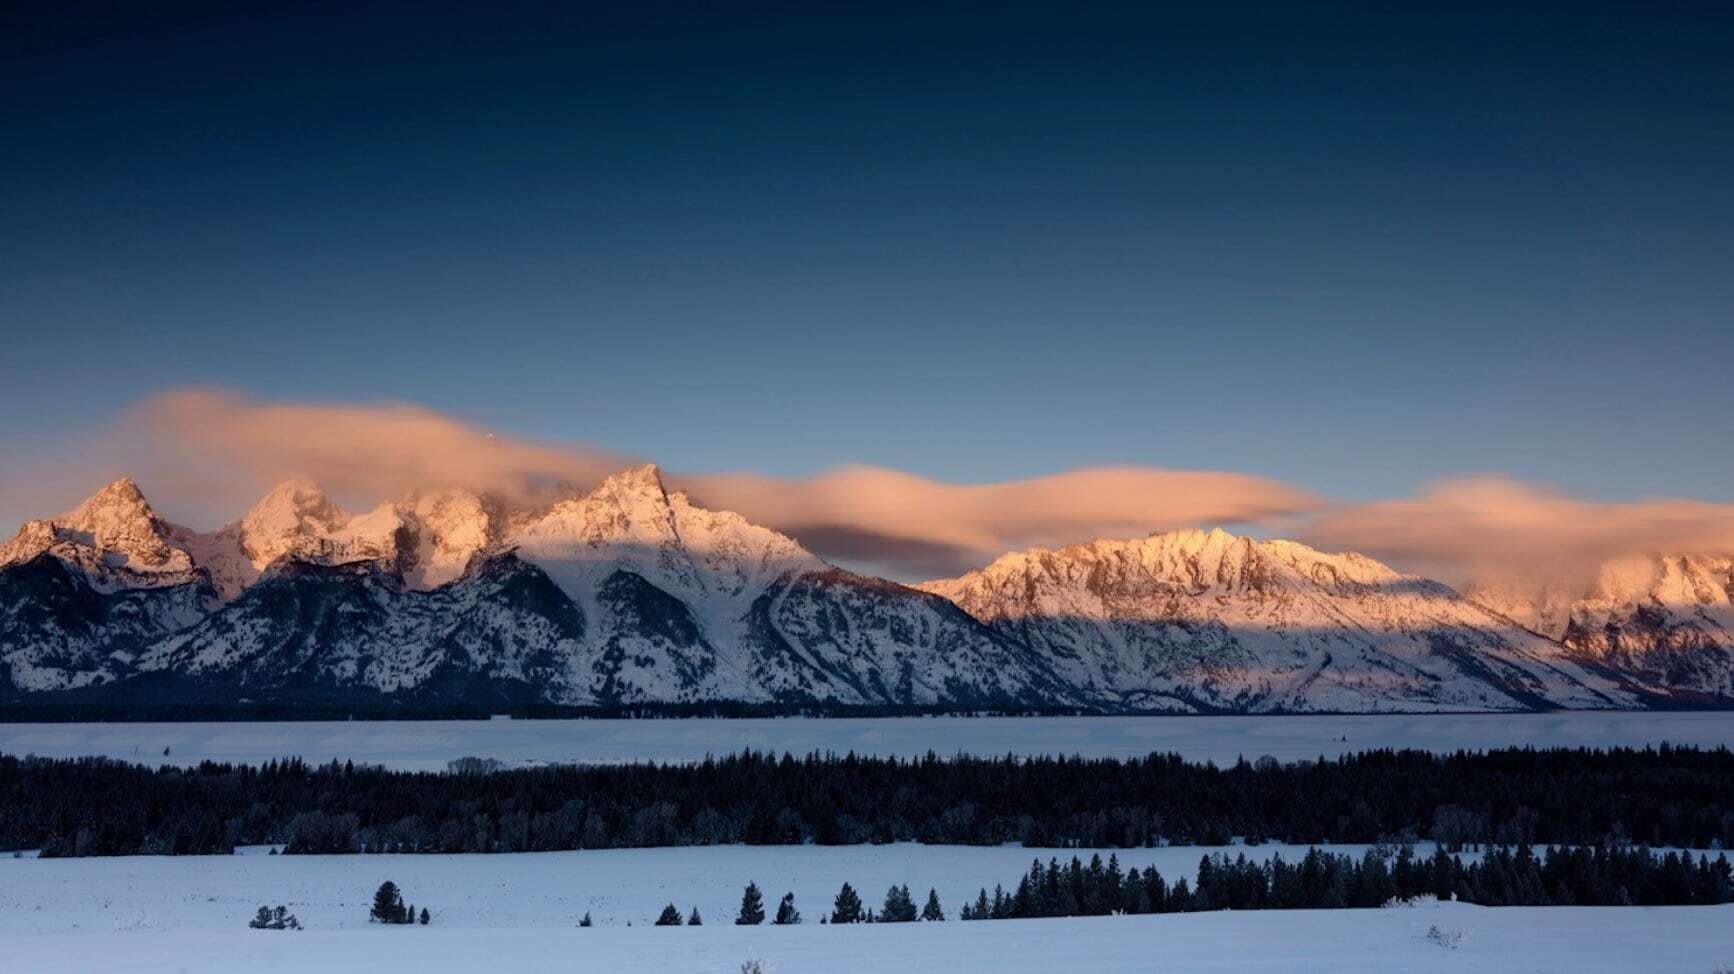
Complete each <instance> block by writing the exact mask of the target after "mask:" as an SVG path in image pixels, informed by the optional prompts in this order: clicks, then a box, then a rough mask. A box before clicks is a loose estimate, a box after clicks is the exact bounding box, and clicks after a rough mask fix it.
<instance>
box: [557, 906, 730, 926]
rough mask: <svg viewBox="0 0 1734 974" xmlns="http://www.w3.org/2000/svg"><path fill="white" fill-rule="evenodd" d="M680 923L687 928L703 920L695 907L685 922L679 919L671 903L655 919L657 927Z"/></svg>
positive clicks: (678, 912) (677, 911)
mask: <svg viewBox="0 0 1734 974" xmlns="http://www.w3.org/2000/svg"><path fill="white" fill-rule="evenodd" d="M584 916H585V917H586V918H588V917H589V916H590V914H588V913H586V914H584ZM682 923H684V924H686V925H687V926H689V927H699V926H703V925H704V919H703V918H702V917H700V916H699V915H698V907H696V906H695V907H693V908H692V916H690V917H688V918H687V919H686V920H682V919H681V918H680V910H679V909H677V908H676V907H675V905H674V904H673V903H670V904H668V905H667V906H665V907H663V908H662V915H661V916H659V917H657V918H656V925H657V926H659V927H678V926H680V925H681V924H682ZM578 925H579V926H581V927H582V926H588V924H585V923H584V922H583V921H579V923H578Z"/></svg>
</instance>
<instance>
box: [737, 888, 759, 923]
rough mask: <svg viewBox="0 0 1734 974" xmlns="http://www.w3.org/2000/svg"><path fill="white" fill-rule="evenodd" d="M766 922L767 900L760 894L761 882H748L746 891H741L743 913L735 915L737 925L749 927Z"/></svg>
mask: <svg viewBox="0 0 1734 974" xmlns="http://www.w3.org/2000/svg"><path fill="white" fill-rule="evenodd" d="M764 922H765V902H764V898H763V897H762V896H760V895H759V884H757V883H748V884H747V888H746V891H745V892H743V893H741V915H740V916H738V917H735V925H736V926H740V927H749V926H753V925H755V924H760V923H764Z"/></svg>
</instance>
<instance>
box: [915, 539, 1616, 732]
mask: <svg viewBox="0 0 1734 974" xmlns="http://www.w3.org/2000/svg"><path fill="white" fill-rule="evenodd" d="M922 588H924V589H926V590H927V591H930V592H933V593H935V594H938V595H942V596H944V597H946V598H949V599H951V600H952V601H954V602H956V603H957V604H958V605H959V606H961V607H962V608H963V609H964V610H965V611H966V612H969V613H970V614H971V615H973V616H975V617H976V618H977V619H979V620H981V621H982V622H985V623H987V624H988V625H990V626H992V627H993V628H994V629H995V630H996V631H998V632H999V633H1001V634H1002V635H1004V636H1005V637H1006V638H1008V639H1012V640H1016V641H1018V642H1021V643H1024V644H1025V645H1028V646H1030V647H1031V648H1033V649H1035V650H1036V651H1038V652H1040V653H1043V654H1044V655H1046V656H1048V657H1049V658H1050V659H1052V660H1053V661H1054V662H1055V666H1056V668H1057V669H1058V670H1059V672H1060V674H1061V676H1062V677H1064V678H1065V679H1066V680H1067V681H1068V682H1069V683H1071V684H1072V685H1073V686H1076V687H1079V688H1081V689H1083V690H1085V691H1087V692H1092V693H1095V694H1099V695H1104V696H1107V697H1109V698H1111V699H1117V700H1119V701H1121V702H1122V703H1123V704H1124V705H1126V706H1128V707H1134V708H1139V709H1166V710H1177V711H1206V712H1215V711H1237V712H1244V711H1252V712H1259V711H1350V712H1354V711H1388V710H1401V711H1430V710H1515V709H1528V708H1534V707H1550V706H1551V707H1587V708H1602V707H1619V706H1632V705H1635V704H1637V703H1639V699H1638V698H1637V697H1635V696H1634V695H1633V694H1631V693H1630V692H1629V691H1627V690H1626V689H1624V688H1622V687H1621V686H1620V685H1619V683H1618V682H1617V681H1615V680H1612V679H1609V678H1608V677H1607V676H1605V675H1603V674H1600V673H1598V672H1595V671H1594V670H1592V669H1589V668H1586V667H1583V666H1581V665H1579V663H1578V662H1576V661H1574V660H1573V659H1571V658H1569V657H1568V656H1567V655H1566V654H1565V652H1564V650H1563V649H1562V647H1560V646H1559V645H1557V644H1555V643H1552V642H1550V641H1548V640H1545V639H1541V638H1538V637H1537V636H1535V635H1534V634H1532V633H1529V632H1527V631H1525V630H1523V629H1522V628H1520V627H1518V626H1516V625H1513V624H1512V623H1511V622H1509V621H1508V620H1506V619H1503V618H1501V617H1499V616H1497V615H1495V614H1493V613H1491V612H1489V611H1487V610H1486V609H1484V608H1482V607H1480V606H1478V605H1476V604H1475V603H1473V602H1470V601H1469V600H1467V599H1465V598H1463V597H1462V596H1460V595H1458V594H1457V593H1456V592H1454V591H1452V590H1451V589H1449V588H1447V587H1446V586H1444V585H1441V584H1439V583H1437V582H1431V581H1427V580H1425V579H1420V578H1415V577H1412V576H1405V575H1401V574H1399V573H1397V572H1395V571H1392V570H1391V569H1390V568H1387V567H1386V566H1384V565H1381V564H1379V563H1378V562H1376V561H1373V560H1371V559H1369V558H1365V557H1362V556H1360V555H1355V554H1345V555H1327V554H1323V553H1320V552H1318V551H1314V550H1313V549H1311V548H1308V547H1306V546H1304V545H1300V544H1295V543H1293V542H1287V541H1264V542H1260V541H1254V540H1252V539H1249V538H1241V537H1235V536H1233V535H1230V534H1227V533H1225V532H1222V531H1220V530H1218V531H1211V532H1208V533H1206V532H1201V531H1179V532H1175V533H1172V534H1161V535H1153V536H1151V537H1149V538H1144V539H1140V540H1135V541H1095V542H1091V543H1089V544H1083V545H1074V546H1072V547H1068V548H1062V549H1059V550H1048V549H1041V548H1037V549H1031V550H1030V551H1027V552H1023V553H1019V554H1012V555H1006V556H1004V557H1002V558H1000V559H999V560H998V561H995V562H994V563H993V564H991V565H989V566H988V567H987V568H984V569H982V570H980V571H976V572H971V573H969V574H967V575H965V576H963V577H961V578H957V579H951V580H946V581H938V582H930V583H928V584H926V585H924V586H922Z"/></svg>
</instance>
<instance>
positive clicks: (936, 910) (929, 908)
mask: <svg viewBox="0 0 1734 974" xmlns="http://www.w3.org/2000/svg"><path fill="white" fill-rule="evenodd" d="M921 919H923V920H926V921H928V922H929V923H937V922H939V921H941V920H943V919H945V910H943V909H941V908H940V906H939V892H938V891H937V890H935V889H933V888H931V887H929V888H928V890H927V905H926V906H924V907H922V908H921Z"/></svg>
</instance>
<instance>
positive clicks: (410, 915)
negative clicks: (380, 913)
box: [397, 905, 415, 923]
mask: <svg viewBox="0 0 1734 974" xmlns="http://www.w3.org/2000/svg"><path fill="white" fill-rule="evenodd" d="M397 922H398V923H414V922H415V906H414V905H406V906H405V907H404V908H403V912H402V913H401V914H399V915H398V918H397Z"/></svg>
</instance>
